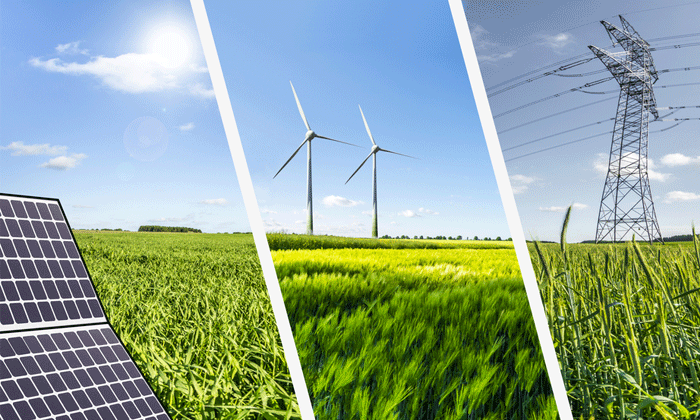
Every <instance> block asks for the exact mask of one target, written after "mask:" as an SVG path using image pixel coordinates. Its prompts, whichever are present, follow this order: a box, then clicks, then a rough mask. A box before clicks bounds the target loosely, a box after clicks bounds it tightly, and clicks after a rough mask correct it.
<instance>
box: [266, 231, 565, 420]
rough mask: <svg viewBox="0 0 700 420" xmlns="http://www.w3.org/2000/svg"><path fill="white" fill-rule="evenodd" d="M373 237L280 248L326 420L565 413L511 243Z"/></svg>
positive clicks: (287, 292)
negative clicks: (349, 243) (383, 241)
mask: <svg viewBox="0 0 700 420" xmlns="http://www.w3.org/2000/svg"><path fill="white" fill-rule="evenodd" d="M282 240H283V238H281V237H280V238H278V242H277V243H279V242H280V241H282ZM293 240H294V241H297V240H298V238H293ZM331 240H332V239H331ZM326 241H328V239H326ZM353 241H362V240H359V239H353ZM367 241H368V243H367V244H364V246H361V247H359V248H358V249H351V248H346V247H337V248H339V249H333V248H334V247H331V246H325V248H332V249H318V250H312V249H300V250H288V249H287V248H289V247H288V246H287V244H283V245H282V246H280V248H283V249H285V250H280V251H273V259H274V261H275V267H276V269H277V273H278V277H279V278H280V282H281V283H280V284H281V287H282V293H283V295H284V298H285V305H286V308H287V312H288V314H289V317H290V322H291V324H292V328H293V330H294V335H295V340H296V343H297V348H298V350H299V355H300V359H301V363H302V366H303V368H304V374H305V378H306V381H307V384H308V386H309V390H310V393H311V397H312V401H313V403H314V411H315V413H316V416H317V418H318V419H320V420H321V419H346V418H357V419H382V420H383V419H434V418H440V419H504V418H508V419H555V418H557V410H556V406H555V403H554V399H553V397H552V394H551V387H550V385H549V380H548V377H547V374H546V371H545V368H544V360H543V358H542V355H541V352H540V347H539V343H538V340H537V336H536V333H535V329H534V323H533V322H532V316H531V314H530V310H529V305H528V301H527V297H526V294H525V290H524V287H523V282H522V279H521V276H520V271H519V269H518V263H517V260H516V257H515V252H514V250H513V248H512V244H511V243H509V242H500V243H488V242H484V243H482V242H472V241H442V243H441V241H435V243H437V244H438V245H443V243H446V244H449V246H439V247H434V248H432V245H431V248H428V249H420V248H417V247H416V246H415V245H414V244H415V243H416V242H420V241H411V240H408V241H403V242H404V243H405V244H406V246H405V247H404V246H402V244H401V243H400V242H401V241H397V242H394V243H393V244H392V247H390V248H389V247H382V246H379V247H374V248H373V247H372V246H371V245H372V244H373V243H376V242H371V241H373V240H367ZM339 242H340V241H339ZM425 242H427V241H425ZM485 245H490V246H485ZM493 245H498V246H493ZM340 248H342V249H340Z"/></svg>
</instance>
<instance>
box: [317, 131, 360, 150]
mask: <svg viewBox="0 0 700 420" xmlns="http://www.w3.org/2000/svg"><path fill="white" fill-rule="evenodd" d="M316 138H319V139H326V140H330V141H337V142H338V143H343V144H349V145H350V146H355V147H360V146H358V145H356V144H352V143H348V142H345V141H340V140H336V139H332V138H330V137H323V136H319V135H318V134H316Z"/></svg>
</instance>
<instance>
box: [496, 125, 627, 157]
mask: <svg viewBox="0 0 700 420" xmlns="http://www.w3.org/2000/svg"><path fill="white" fill-rule="evenodd" d="M608 121H615V117H613V118H608V119H606V120H602V121H597V122H594V123H590V124H586V125H582V126H580V127H575V128H570V129H568V130H564V131H561V132H559V133H554V134H550V135H548V136H544V137H540V138H538V139H535V140H530V141H526V142H525V143H520V144H517V145H515V146H511V147H508V148H505V149H503V151H504V152H507V151H509V150H513V149H517V148H520V147H523V146H527V145H528V144H532V143H537V142H540V141H542V140H547V139H551V138H552V137H556V136H561V135H562V134H566V133H571V132H572V131H577V130H581V129H583V128H586V127H591V126H594V125H598V124H602V123H605V122H608Z"/></svg>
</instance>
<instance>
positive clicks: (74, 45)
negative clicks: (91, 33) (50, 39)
mask: <svg viewBox="0 0 700 420" xmlns="http://www.w3.org/2000/svg"><path fill="white" fill-rule="evenodd" d="M81 42H82V41H73V42H69V43H67V44H58V45H57V46H56V52H57V53H59V54H82V55H88V50H86V49H80V47H79V46H80V43H81Z"/></svg>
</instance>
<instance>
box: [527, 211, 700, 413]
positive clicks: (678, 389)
mask: <svg viewBox="0 0 700 420" xmlns="http://www.w3.org/2000/svg"><path fill="white" fill-rule="evenodd" d="M565 229H566V223H565V225H564V234H565ZM562 237H564V235H562ZM538 248H539V250H538ZM530 251H531V256H532V259H533V264H534V266H535V271H536V273H538V274H539V282H540V291H541V295H542V300H543V303H544V305H545V308H546V312H547V316H548V319H549V320H550V328H551V332H552V337H553V339H554V343H555V347H556V350H557V353H558V357H559V361H560V364H561V365H562V373H563V376H564V380H565V382H566V385H567V391H568V395H569V400H570V402H571V406H572V410H573V412H574V416H575V417H576V418H584V419H588V418H591V419H622V418H625V419H681V418H690V419H697V418H700V379H699V375H700V252H699V250H698V243H697V241H696V242H695V243H693V242H690V243H680V244H679V243H669V244H666V245H660V244H654V245H649V244H633V243H627V244H616V245H592V244H574V245H567V244H566V242H565V241H564V240H562V243H561V244H537V246H535V244H532V245H531V246H530Z"/></svg>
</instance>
